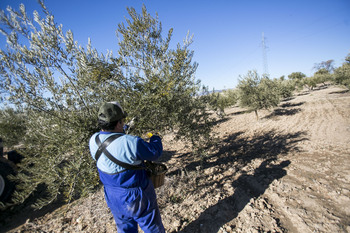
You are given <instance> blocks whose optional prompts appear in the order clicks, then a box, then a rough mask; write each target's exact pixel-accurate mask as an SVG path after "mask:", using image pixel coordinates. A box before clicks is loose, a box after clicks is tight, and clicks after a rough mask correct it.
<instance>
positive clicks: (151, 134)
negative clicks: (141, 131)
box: [147, 132, 162, 138]
mask: <svg viewBox="0 0 350 233" xmlns="http://www.w3.org/2000/svg"><path fill="white" fill-rule="evenodd" d="M152 136H158V137H160V138H162V136H160V133H159V132H157V133H147V137H148V138H151V137H152Z"/></svg>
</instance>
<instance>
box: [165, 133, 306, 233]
mask: <svg viewBox="0 0 350 233" xmlns="http://www.w3.org/2000/svg"><path fill="white" fill-rule="evenodd" d="M304 140H307V138H305V133H304V132H297V133H292V134H279V133H277V132H276V131H274V130H271V131H268V132H265V133H257V134H256V135H254V136H252V137H244V136H243V132H237V133H234V134H231V135H229V136H228V137H226V138H225V139H223V140H222V141H221V142H220V143H218V144H217V145H216V146H214V147H215V148H214V147H213V148H211V149H213V150H214V149H216V150H215V152H214V153H213V154H212V155H210V156H207V157H206V158H205V160H204V161H203V160H200V159H198V160H196V161H191V162H189V161H188V162H189V163H188V164H186V161H185V162H184V163H185V164H184V169H185V170H186V171H195V170H198V167H200V168H202V169H207V168H211V167H215V166H216V167H218V166H219V167H220V166H221V165H225V167H226V168H227V167H231V168H234V169H235V170H236V171H240V172H241V169H242V168H244V167H245V166H247V165H248V164H249V163H251V162H252V161H253V160H255V159H259V160H261V161H262V162H261V164H260V166H259V167H258V168H257V169H255V170H254V171H251V173H250V174H246V173H243V174H242V175H241V176H240V177H239V178H238V179H236V180H234V181H233V182H232V187H234V188H235V190H234V194H233V195H232V196H229V197H227V198H225V199H223V200H220V201H219V202H218V203H217V204H215V205H214V206H211V207H209V208H208V209H206V210H204V212H202V213H201V215H200V216H199V217H198V218H197V219H196V220H195V221H193V222H191V223H189V224H188V225H187V226H185V227H184V229H183V230H182V232H218V230H219V229H220V227H222V226H223V225H225V224H226V223H227V222H229V221H231V220H233V219H234V218H236V217H237V215H238V214H239V212H240V211H242V210H243V208H244V207H245V206H246V205H247V203H249V201H250V199H251V198H257V197H259V196H260V195H262V194H263V193H264V192H265V190H266V189H267V188H268V187H269V185H270V184H271V183H272V182H273V181H274V180H277V179H280V178H281V177H283V176H284V175H285V174H286V171H285V170H284V169H283V168H285V167H287V166H288V165H289V164H290V161H289V160H285V161H283V162H280V163H278V164H276V163H277V159H280V158H283V155H286V154H287V153H291V152H298V151H300V150H299V148H298V146H297V143H298V142H301V141H304ZM279 161H280V160H279ZM178 173H179V171H173V172H172V173H171V174H168V175H170V176H171V175H176V174H178ZM214 173H215V172H214ZM241 173H242V172H241ZM215 175H216V174H209V175H205V174H203V173H201V174H200V179H202V180H209V179H208V178H209V176H215ZM226 178H227V177H223V178H222V179H221V180H219V181H218V180H212V181H210V182H209V181H208V182H206V183H204V184H202V185H198V186H197V187H196V190H198V189H201V188H205V187H211V186H212V185H214V183H216V184H217V185H218V184H222V183H223V182H222V181H223V180H224V179H226ZM226 185H227V184H226ZM204 186H205V187H204ZM219 186H222V185H219ZM196 190H194V191H192V192H196ZM188 194H189V195H191V193H188Z"/></svg>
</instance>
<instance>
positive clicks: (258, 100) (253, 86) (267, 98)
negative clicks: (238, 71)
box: [237, 71, 280, 119]
mask: <svg viewBox="0 0 350 233" xmlns="http://www.w3.org/2000/svg"><path fill="white" fill-rule="evenodd" d="M237 88H238V89H239V92H240V106H241V107H247V108H249V109H250V110H252V111H254V112H255V115H256V118H257V119H259V116H258V110H261V109H269V108H271V107H276V106H277V105H278V104H279V103H280V92H279V89H278V85H277V83H276V82H274V81H272V80H270V79H269V78H268V77H260V76H259V74H258V73H257V72H256V71H248V73H247V75H245V76H244V77H241V79H240V80H239V83H238V86H237Z"/></svg>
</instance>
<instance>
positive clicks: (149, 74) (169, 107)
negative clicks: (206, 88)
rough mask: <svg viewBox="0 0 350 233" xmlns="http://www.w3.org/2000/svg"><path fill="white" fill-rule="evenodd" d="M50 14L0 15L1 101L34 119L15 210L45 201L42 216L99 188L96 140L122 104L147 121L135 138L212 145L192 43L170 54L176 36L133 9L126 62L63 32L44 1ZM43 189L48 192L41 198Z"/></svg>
mask: <svg viewBox="0 0 350 233" xmlns="http://www.w3.org/2000/svg"><path fill="white" fill-rule="evenodd" d="M39 3H40V5H41V8H42V10H43V14H39V13H38V12H37V11H34V13H33V17H30V16H29V15H28V14H27V12H26V9H25V6H24V5H23V4H21V5H20V7H19V10H18V11H16V10H15V9H12V8H10V7H8V8H7V13H5V11H3V10H2V11H0V32H1V33H2V34H3V35H4V36H5V37H6V39H7V47H6V49H2V50H0V98H1V101H2V102H3V103H7V104H8V106H14V107H13V108H18V109H21V110H22V113H23V114H24V118H25V120H26V125H25V127H26V128H25V129H26V130H25V134H24V136H23V138H22V140H23V143H24V144H25V151H24V152H22V153H23V154H24V156H25V158H24V159H23V161H22V163H21V165H20V170H19V174H18V176H17V177H16V180H17V182H18V185H17V192H16V193H15V195H14V199H13V201H14V202H15V203H21V202H24V201H25V200H26V199H27V198H28V197H30V196H32V195H33V194H34V193H39V192H41V193H42V195H40V197H41V198H40V199H39V200H37V201H36V202H35V205H34V206H35V207H36V208H41V207H43V206H45V205H47V204H49V203H51V202H53V201H55V200H57V199H58V198H60V197H62V198H63V199H64V200H66V201H70V200H72V199H74V198H77V197H79V196H82V195H85V194H87V193H88V192H89V191H92V190H93V189H94V188H95V187H96V186H97V185H98V175H97V172H96V168H95V164H94V162H93V160H92V159H91V157H90V155H89V149H88V140H89V138H90V136H91V135H92V134H93V133H94V132H96V131H97V130H98V128H97V123H96V118H97V111H98V107H99V106H100V104H101V103H102V102H104V101H111V100H119V101H120V102H121V104H122V105H123V106H124V107H125V109H126V110H127V111H128V112H129V115H130V116H131V117H133V116H134V117H137V118H138V119H139V121H138V123H137V130H136V134H138V135H141V133H142V132H145V131H146V130H159V131H162V132H165V131H166V130H173V131H174V132H175V133H176V134H177V135H178V136H179V137H185V138H186V139H188V140H190V141H191V142H193V143H197V145H200V143H204V142H205V141H208V140H209V136H208V135H209V131H210V127H211V126H210V125H211V124H208V122H209V114H208V103H209V100H208V98H207V97H206V96H203V97H202V96H199V95H198V91H199V90H200V89H201V86H200V81H198V80H195V77H194V74H195V70H196V68H197V64H196V63H194V62H192V57H193V51H191V50H189V45H190V44H191V40H190V38H189V39H188V40H187V41H185V43H184V45H180V44H178V46H177V47H176V48H175V49H170V48H169V42H170V39H171V34H172V33H171V32H172V30H169V33H168V35H167V37H166V39H163V38H162V30H161V24H160V22H159V21H158V19H154V18H152V17H151V16H150V15H149V14H148V13H147V11H146V8H145V7H143V9H142V14H138V13H137V12H136V10H135V9H133V8H131V9H128V12H129V14H130V17H131V19H127V25H128V26H124V24H120V25H119V27H118V34H119V38H120V41H119V46H120V50H119V51H118V56H117V57H114V56H113V54H112V53H107V54H105V55H103V54H100V53H98V51H97V50H96V49H94V48H93V47H92V43H91V41H90V40H89V43H88V45H87V47H86V48H84V47H82V46H80V45H79V44H78V42H77V41H75V40H74V36H73V32H72V31H70V30H67V31H64V30H63V26H62V25H58V24H57V23H56V22H55V20H54V16H53V15H52V14H51V13H50V12H49V11H48V10H47V8H46V7H45V5H44V3H43V1H39ZM43 190H44V191H43Z"/></svg>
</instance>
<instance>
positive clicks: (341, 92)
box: [329, 90, 350, 95]
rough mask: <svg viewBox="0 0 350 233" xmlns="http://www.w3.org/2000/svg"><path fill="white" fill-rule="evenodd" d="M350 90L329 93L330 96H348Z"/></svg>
mask: <svg viewBox="0 0 350 233" xmlns="http://www.w3.org/2000/svg"><path fill="white" fill-rule="evenodd" d="M349 91H350V90H341V91H333V92H329V94H330V95H334V94H346V93H349Z"/></svg>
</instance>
